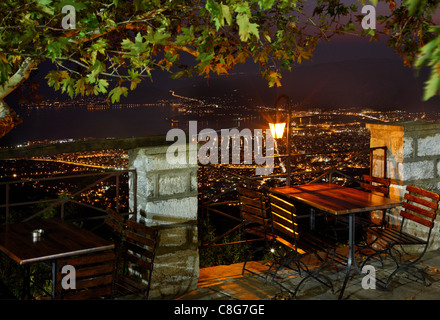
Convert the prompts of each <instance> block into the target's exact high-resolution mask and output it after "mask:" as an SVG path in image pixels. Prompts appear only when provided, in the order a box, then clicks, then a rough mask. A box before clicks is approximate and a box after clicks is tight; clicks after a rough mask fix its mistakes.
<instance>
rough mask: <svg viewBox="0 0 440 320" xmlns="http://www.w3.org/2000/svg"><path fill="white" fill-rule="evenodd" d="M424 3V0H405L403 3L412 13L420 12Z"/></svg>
mask: <svg viewBox="0 0 440 320" xmlns="http://www.w3.org/2000/svg"><path fill="white" fill-rule="evenodd" d="M422 4H423V0H405V1H404V3H403V5H404V6H405V7H407V8H408V12H409V14H410V15H414V14H418V11H419V10H420V8H421V7H423V6H422Z"/></svg>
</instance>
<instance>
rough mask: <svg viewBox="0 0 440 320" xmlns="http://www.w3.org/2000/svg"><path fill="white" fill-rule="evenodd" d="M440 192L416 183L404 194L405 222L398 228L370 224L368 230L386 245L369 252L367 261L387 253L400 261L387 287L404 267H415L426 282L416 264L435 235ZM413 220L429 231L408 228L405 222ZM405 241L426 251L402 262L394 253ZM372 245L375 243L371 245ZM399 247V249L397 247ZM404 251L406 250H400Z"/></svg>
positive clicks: (402, 217) (402, 215) (397, 262)
mask: <svg viewBox="0 0 440 320" xmlns="http://www.w3.org/2000/svg"><path fill="white" fill-rule="evenodd" d="M439 199H440V196H439V195H438V194H436V193H433V192H430V191H427V190H423V189H420V188H417V187H413V186H407V187H406V193H405V195H404V203H403V210H402V211H401V212H400V216H401V224H400V228H394V227H392V226H386V225H382V226H374V227H370V228H368V232H369V233H370V234H372V235H373V236H375V237H376V240H375V241H374V242H376V241H379V240H380V241H381V242H382V243H383V244H384V245H383V248H382V249H375V252H374V253H373V254H372V255H370V256H368V258H367V259H366V260H365V261H364V265H365V264H366V263H367V261H368V260H369V259H370V258H371V257H374V256H377V255H381V254H387V255H389V256H390V257H391V258H392V259H393V260H394V262H395V263H396V269H395V270H394V271H393V272H392V274H391V275H390V276H389V277H388V279H387V281H386V285H385V287H386V288H388V286H389V284H390V282H391V280H392V278H393V277H394V276H395V275H396V274H397V273H398V272H400V271H406V272H409V269H415V271H417V272H418V273H419V274H420V277H416V278H418V279H420V280H422V281H423V283H424V284H425V285H426V280H425V276H424V273H423V270H422V269H420V268H418V267H416V264H417V263H418V262H419V261H420V259H421V258H422V257H423V255H424V254H425V252H426V250H427V248H428V245H429V239H430V237H431V232H432V228H433V227H434V220H435V217H436V215H437V210H438V201H439ZM406 220H411V221H412V222H413V223H415V224H416V225H419V226H420V227H421V228H425V229H426V231H427V233H426V236H425V237H424V238H421V237H418V236H416V235H414V234H413V232H411V231H409V230H406V229H407V228H406V225H405V222H406ZM402 245H421V246H423V250H422V252H421V253H420V254H419V255H418V257H416V259H414V260H412V261H406V262H401V261H399V259H397V258H396V257H395V256H394V255H393V249H395V247H396V246H402ZM370 246H371V245H370ZM396 250H397V249H396ZM397 251H398V250H397ZM398 252H399V254H400V255H402V252H400V251H398Z"/></svg>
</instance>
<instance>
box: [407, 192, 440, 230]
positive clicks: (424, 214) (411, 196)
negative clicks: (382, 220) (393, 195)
mask: <svg viewBox="0 0 440 320" xmlns="http://www.w3.org/2000/svg"><path fill="white" fill-rule="evenodd" d="M439 199H440V196H439V195H438V194H437V193H434V192H430V191H427V190H423V189H420V188H417V187H413V186H406V193H405V195H404V202H403V210H402V211H401V212H400V215H401V216H402V217H403V218H404V219H409V220H412V221H414V222H416V223H419V224H421V225H424V226H426V227H428V228H429V229H432V228H433V226H434V220H435V217H436V215H437V209H438V201H439ZM404 219H402V225H403V222H404Z"/></svg>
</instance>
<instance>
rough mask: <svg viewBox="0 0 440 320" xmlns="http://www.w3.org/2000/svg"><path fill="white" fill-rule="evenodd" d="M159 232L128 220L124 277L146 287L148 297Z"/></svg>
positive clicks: (125, 239) (124, 250) (123, 252)
mask: <svg viewBox="0 0 440 320" xmlns="http://www.w3.org/2000/svg"><path fill="white" fill-rule="evenodd" d="M157 238H158V231H157V230H156V229H154V228H152V227H149V226H146V225H143V224H140V223H138V222H135V221H132V220H127V221H126V230H125V231H124V243H123V249H122V252H121V259H122V261H123V262H124V264H125V265H124V270H123V273H124V275H126V276H128V277H129V278H132V279H136V281H139V282H138V283H145V282H147V284H146V285H145V286H144V287H145V291H146V296H147V297H148V293H149V289H150V282H151V274H152V272H153V265H154V257H155V254H156V245H157Z"/></svg>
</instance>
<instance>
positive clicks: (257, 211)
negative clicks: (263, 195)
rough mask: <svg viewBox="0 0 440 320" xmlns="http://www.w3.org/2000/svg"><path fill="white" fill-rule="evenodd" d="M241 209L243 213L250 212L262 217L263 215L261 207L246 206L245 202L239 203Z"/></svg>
mask: <svg viewBox="0 0 440 320" xmlns="http://www.w3.org/2000/svg"><path fill="white" fill-rule="evenodd" d="M241 210H242V212H244V213H250V214H253V215H256V216H259V217H263V216H264V212H263V210H261V208H255V207H252V206H248V205H246V204H243V205H241Z"/></svg>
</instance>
